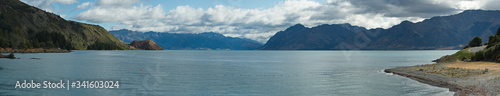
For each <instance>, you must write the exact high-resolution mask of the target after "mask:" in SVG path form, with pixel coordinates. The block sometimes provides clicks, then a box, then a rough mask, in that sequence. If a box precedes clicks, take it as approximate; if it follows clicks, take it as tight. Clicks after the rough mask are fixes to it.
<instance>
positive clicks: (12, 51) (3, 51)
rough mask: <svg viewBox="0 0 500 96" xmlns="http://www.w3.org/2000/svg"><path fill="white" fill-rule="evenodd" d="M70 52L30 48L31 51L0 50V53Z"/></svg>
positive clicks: (66, 51)
mask: <svg viewBox="0 0 500 96" xmlns="http://www.w3.org/2000/svg"><path fill="white" fill-rule="evenodd" d="M68 52H71V50H66V49H57V48H49V49H44V48H31V49H13V48H0V53H68Z"/></svg>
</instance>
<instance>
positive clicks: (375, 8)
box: [73, 0, 498, 42]
mask: <svg viewBox="0 0 500 96" xmlns="http://www.w3.org/2000/svg"><path fill="white" fill-rule="evenodd" d="M137 3H140V1H139V0H125V1H123V0H121V1H118V0H101V1H98V2H97V3H96V6H93V7H91V8H90V9H89V10H87V11H85V12H82V13H80V14H78V15H76V16H75V17H73V18H74V19H77V20H84V21H88V22H93V23H105V22H106V23H109V22H111V23H117V25H115V26H113V27H112V28H111V30H117V29H129V30H135V31H157V32H176V33H200V32H218V33H221V34H224V35H226V36H232V37H244V38H249V39H253V40H257V41H259V42H266V41H267V40H268V39H269V38H270V37H271V36H272V35H274V34H275V33H276V32H278V31H280V30H284V29H286V28H287V27H289V26H292V25H294V24H297V23H301V24H304V25H305V26H307V27H313V26H316V25H320V24H340V23H350V24H352V25H358V26H363V27H367V28H379V27H381V28H389V27H391V26H393V25H396V24H399V23H400V22H401V21H403V20H409V21H413V22H417V21H421V20H423V19H425V18H429V17H432V16H437V15H450V14H455V13H458V12H461V11H462V10H467V9H480V8H486V7H488V8H490V9H492V8H493V9H494V8H498V7H495V6H496V5H491V4H492V3H491V2H490V1H479V0H449V1H442V0H414V1H411V0H328V1H327V2H325V3H323V4H322V3H319V2H316V1H308V0H287V1H284V2H280V3H278V4H277V5H275V6H273V7H271V8H267V9H262V8H257V9H242V8H233V7H230V6H224V5H216V6H213V7H210V8H207V9H202V8H193V7H191V6H177V7H176V8H175V9H171V10H168V11H164V10H163V8H162V7H161V5H156V6H150V5H142V4H137ZM488 4H490V5H489V6H488ZM110 6H113V7H110Z"/></svg>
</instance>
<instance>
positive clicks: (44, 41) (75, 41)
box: [0, 0, 128, 49]
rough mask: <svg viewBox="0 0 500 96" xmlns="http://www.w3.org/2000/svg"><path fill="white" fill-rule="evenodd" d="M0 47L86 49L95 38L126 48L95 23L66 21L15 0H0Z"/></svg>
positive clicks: (126, 46)
mask: <svg viewBox="0 0 500 96" xmlns="http://www.w3.org/2000/svg"><path fill="white" fill-rule="evenodd" d="M0 30H2V31H0V33H2V34H0V47H3V48H19V49H21V48H40V47H41V48H62V49H63V48H64V49H87V48H88V46H89V45H92V44H94V43H95V42H96V41H99V42H102V43H105V44H112V45H113V46H118V47H121V48H119V49H127V48H128V45H125V44H123V43H121V42H120V41H119V40H118V39H116V38H115V37H114V36H113V35H111V34H110V33H109V32H108V31H106V30H105V29H104V28H102V27H101V26H98V25H90V24H84V23H79V22H75V21H68V20H65V19H63V18H61V17H60V16H58V15H55V14H53V13H49V12H45V11H43V10H41V9H38V8H36V7H33V6H30V5H27V4H25V3H23V2H21V1H19V0H0Z"/></svg>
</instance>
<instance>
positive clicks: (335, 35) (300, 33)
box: [262, 24, 366, 50]
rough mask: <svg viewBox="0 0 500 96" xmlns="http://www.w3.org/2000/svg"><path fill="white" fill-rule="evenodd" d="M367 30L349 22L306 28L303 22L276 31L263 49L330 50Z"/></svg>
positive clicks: (349, 41)
mask: <svg viewBox="0 0 500 96" xmlns="http://www.w3.org/2000/svg"><path fill="white" fill-rule="evenodd" d="M353 29H356V30H353ZM365 30H366V29H365V28H362V27H357V26H351V25H349V24H343V25H319V26H316V27H313V28H306V27H304V25H302V24H297V25H294V26H292V27H290V28H288V29H286V30H285V31H281V32H278V33H276V35H274V36H273V37H271V38H270V39H269V41H268V42H267V43H266V45H264V46H263V47H262V49H274V50H330V49H334V48H335V47H336V46H335V45H339V44H340V43H341V42H344V43H346V42H347V43H352V41H351V40H347V39H349V38H354V35H355V34H356V33H357V32H358V31H365Z"/></svg>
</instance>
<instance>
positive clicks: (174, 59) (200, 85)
mask: <svg viewBox="0 0 500 96" xmlns="http://www.w3.org/2000/svg"><path fill="white" fill-rule="evenodd" d="M456 51H457V50H426V51H193V50H164V51H142V50H128V51H74V52H71V53H38V54H36V53H35V54H33V53H32V54H15V56H16V57H18V58H21V59H13V60H12V59H0V67H1V68H0V95H47V96H53V95H72V96H75V95H80V96H94V95H168V96H179V95H285V96H290V95H301V96H303V95H328V96H331V95H334V96H344V95H377V96H402V95H406V96H414V95H425V96H429V95H430V96H446V95H453V92H450V91H448V89H445V88H439V87H434V86H430V85H426V84H422V83H419V82H417V81H414V80H411V79H408V78H405V77H401V76H398V75H391V74H386V73H383V72H382V70H383V69H387V68H394V67H399V66H413V65H421V64H430V63H432V62H431V60H434V59H436V58H439V57H441V56H443V55H448V54H452V53H454V52H456ZM33 57H35V58H40V59H39V60H36V59H30V58H33ZM141 69H142V71H141ZM22 80H35V81H36V82H41V81H59V80H64V81H66V80H70V81H76V80H80V81H84V80H113V81H120V87H119V88H118V89H70V90H67V89H15V88H14V87H15V84H16V82H17V81H22Z"/></svg>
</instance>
